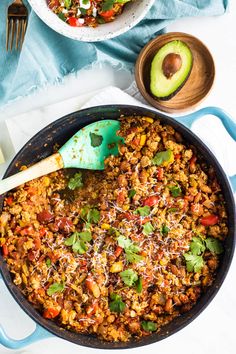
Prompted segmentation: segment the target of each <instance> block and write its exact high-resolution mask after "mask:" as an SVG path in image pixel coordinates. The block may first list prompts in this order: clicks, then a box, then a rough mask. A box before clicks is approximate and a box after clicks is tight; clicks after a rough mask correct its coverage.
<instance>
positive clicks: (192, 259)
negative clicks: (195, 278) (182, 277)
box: [184, 253, 204, 273]
mask: <svg viewBox="0 0 236 354" xmlns="http://www.w3.org/2000/svg"><path fill="white" fill-rule="evenodd" d="M184 258H185V261H186V267H187V271H188V272H196V273H199V272H200V270H201V269H202V267H203V266H204V260H203V258H202V256H197V255H195V254H191V253H185V254H184Z"/></svg>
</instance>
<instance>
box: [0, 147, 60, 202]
mask: <svg viewBox="0 0 236 354" xmlns="http://www.w3.org/2000/svg"><path fill="white" fill-rule="evenodd" d="M61 168H63V160H62V157H61V155H60V154H59V153H56V154H53V155H51V156H49V157H47V158H46V159H44V160H42V161H40V162H38V163H36V164H35V165H33V166H31V167H29V168H27V169H26V170H24V171H21V172H19V173H17V174H15V175H13V176H11V177H8V178H6V179H3V180H2V181H0V195H1V194H3V193H5V192H8V191H9V190H11V189H13V188H15V187H18V186H20V185H21V184H23V183H25V182H28V181H31V180H32V179H35V178H38V177H41V176H44V175H47V174H48V173H51V172H54V171H58V170H60V169H61Z"/></svg>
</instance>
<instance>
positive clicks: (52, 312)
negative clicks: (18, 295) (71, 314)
mask: <svg viewBox="0 0 236 354" xmlns="http://www.w3.org/2000/svg"><path fill="white" fill-rule="evenodd" d="M59 313H60V310H58V309H54V308H52V307H49V308H48V309H46V310H44V312H43V317H44V318H48V319H51V318H55V317H57V316H58V315H59Z"/></svg>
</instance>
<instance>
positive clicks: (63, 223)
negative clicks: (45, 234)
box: [55, 217, 73, 233]
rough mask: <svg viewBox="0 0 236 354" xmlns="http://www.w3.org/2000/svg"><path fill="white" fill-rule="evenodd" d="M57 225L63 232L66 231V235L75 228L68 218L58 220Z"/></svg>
mask: <svg viewBox="0 0 236 354" xmlns="http://www.w3.org/2000/svg"><path fill="white" fill-rule="evenodd" d="M55 224H56V226H58V228H59V229H60V230H61V231H64V232H66V233H69V232H70V231H71V228H72V226H73V222H72V221H71V220H70V219H68V218H66V217H62V218H58V219H56V221H55Z"/></svg>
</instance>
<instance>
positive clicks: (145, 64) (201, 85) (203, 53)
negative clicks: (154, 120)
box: [135, 32, 215, 113]
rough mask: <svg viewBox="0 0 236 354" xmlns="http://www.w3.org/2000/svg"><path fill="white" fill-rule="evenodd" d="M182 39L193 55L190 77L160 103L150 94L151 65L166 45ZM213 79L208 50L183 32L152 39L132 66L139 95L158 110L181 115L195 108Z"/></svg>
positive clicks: (213, 66) (212, 61)
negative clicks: (176, 91)
mask: <svg viewBox="0 0 236 354" xmlns="http://www.w3.org/2000/svg"><path fill="white" fill-rule="evenodd" d="M173 40H181V41H183V42H185V43H186V44H187V45H188V46H189V48H190V49H191V51H192V53H193V68H192V71H191V74H190V76H189V78H188V80H187V82H186V83H185V85H184V86H183V87H182V88H181V89H180V91H179V92H178V93H177V94H176V95H175V96H174V97H172V98H171V99H170V100H168V101H164V100H160V99H158V98H156V97H155V96H153V95H152V94H151V91H150V69H151V62H152V60H153V58H154V56H155V54H156V53H157V51H158V50H159V49H160V48H161V47H163V45H165V44H166V43H167V42H170V41H173ZM214 78H215V64H214V60H213V58H212V55H211V53H210V52H209V50H208V48H207V47H206V46H205V45H204V44H203V43H202V42H201V41H200V40H199V39H197V38H196V37H193V36H191V35H189V34H186V33H181V32H171V33H167V34H163V35H161V36H158V37H156V38H154V39H153V40H152V41H151V42H149V43H148V44H147V45H146V46H145V47H144V48H143V50H142V51H141V53H140V54H139V57H138V59H137V62H136V66H135V80H136V83H137V86H138V88H139V90H140V92H141V94H142V96H143V97H144V98H145V99H146V100H147V101H148V102H149V103H150V104H151V105H152V106H154V107H156V108H157V109H159V110H161V111H164V112H168V113H174V112H181V111H186V110H188V109H190V108H191V107H193V106H196V105H197V104H198V103H199V102H201V101H202V100H203V99H204V98H205V97H206V96H207V95H208V94H209V92H210V90H211V88H212V85H213V82H214Z"/></svg>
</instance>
